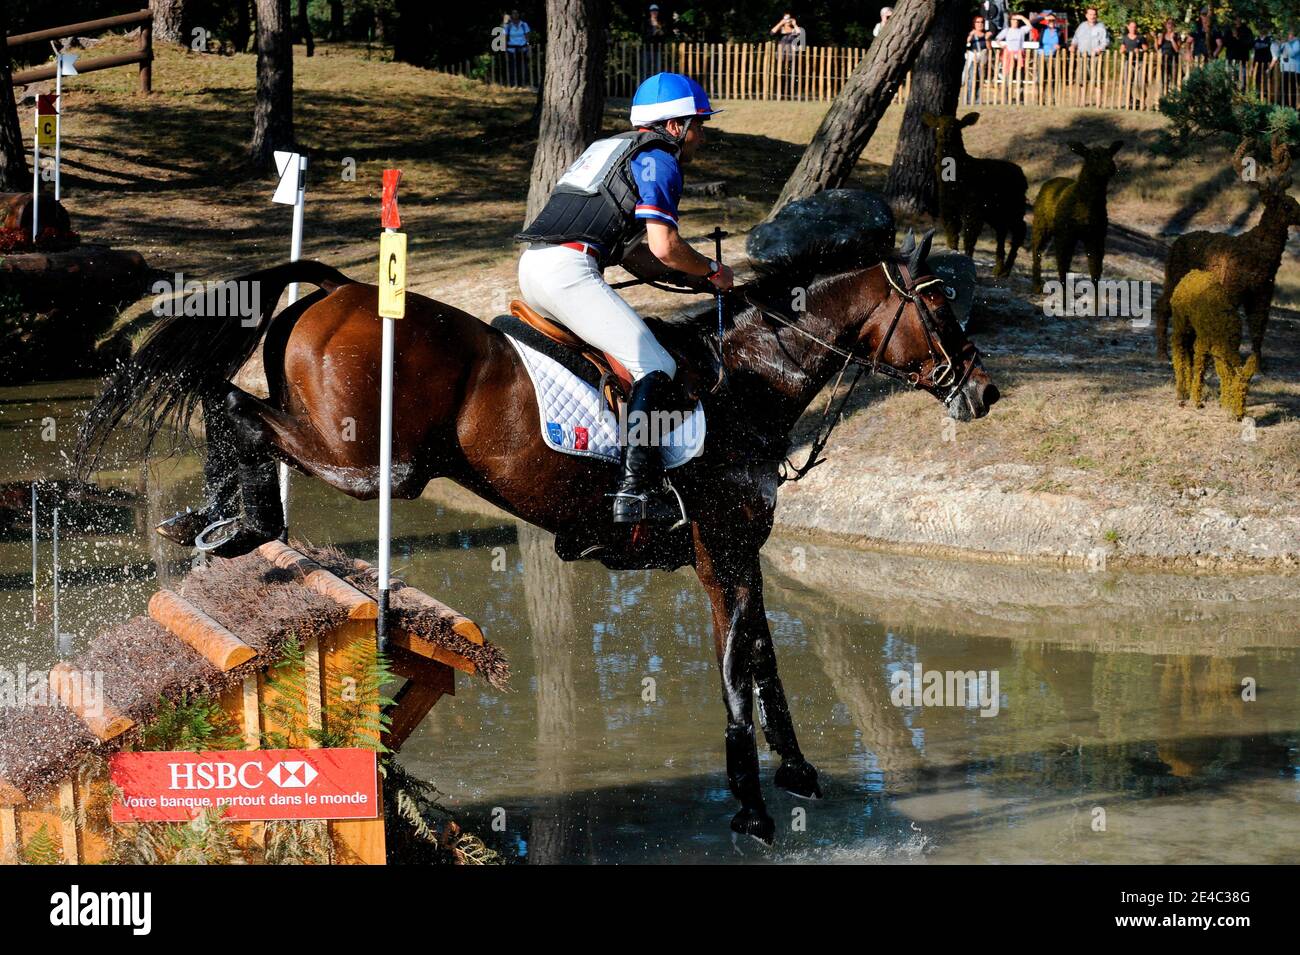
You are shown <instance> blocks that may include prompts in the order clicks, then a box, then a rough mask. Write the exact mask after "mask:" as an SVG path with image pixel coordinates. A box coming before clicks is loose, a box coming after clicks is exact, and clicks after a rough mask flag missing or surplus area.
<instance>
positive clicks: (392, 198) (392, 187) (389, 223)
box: [381, 169, 402, 229]
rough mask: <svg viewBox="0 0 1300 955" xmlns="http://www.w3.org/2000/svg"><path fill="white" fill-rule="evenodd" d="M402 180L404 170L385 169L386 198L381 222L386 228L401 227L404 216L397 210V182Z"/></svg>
mask: <svg viewBox="0 0 1300 955" xmlns="http://www.w3.org/2000/svg"><path fill="white" fill-rule="evenodd" d="M401 180H402V170H400V169H385V170H384V198H383V205H382V218H381V222H382V224H383V227H384V228H385V229H400V228H401V227H402V216H401V213H399V212H398V211H397V184H398V183H399V182H401Z"/></svg>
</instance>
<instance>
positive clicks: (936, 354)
mask: <svg viewBox="0 0 1300 955" xmlns="http://www.w3.org/2000/svg"><path fill="white" fill-rule="evenodd" d="M879 268H880V269H881V271H882V272H883V273H884V276H885V279H886V281H888V282H889V285H890V287H891V288H892V289H893V290H894V291H895V292H896V293H897V295H898V299H899V302H898V307H897V308H896V309H895V310H894V315H893V317H892V318H891V319H890V320H889V325H888V327H886V329H885V333H884V335H882V336H881V338H880V343H879V344H878V345H877V346H876V348H875V351H874V352H872V355H871V357H870V358H863V357H862V356H861V355H859V354H858V352H857V350H856V349H853V348H847V349H846V348H841V347H840V346H839V345H836V344H834V343H833V342H828V341H825V340H824V339H822V338H819V337H818V336H816V335H814V334H812V333H811V332H809V331H807V330H806V329H804V328H801V327H800V325H799V323H798V322H796V321H795V320H793V319H792V318H789V317H788V316H786V315H783V314H782V313H781V311H780V310H779V309H775V308H772V307H771V306H770V305H768V304H767V303H765V302H758V301H755V299H754V297H753V296H752V295H749V294H746V296H745V297H746V300H747V301H748V302H749V304H751V305H753V306H754V307H755V308H756V309H758V310H759V311H760V312H762V313H763V314H764V315H766V316H767V317H768V318H771V319H773V320H774V321H776V322H779V323H780V324H782V325H784V326H786V327H787V328H789V329H791V330H792V331H794V332H797V333H798V334H800V335H802V336H803V337H804V338H807V339H809V340H810V341H813V342H815V343H816V344H818V345H820V346H821V347H822V348H825V349H826V350H828V351H831V352H834V353H835V354H836V355H840V356H841V357H843V359H844V364H843V365H841V366H840V370H839V374H838V375H837V376H836V378H835V387H834V388H832V389H831V400H829V401H827V402H826V408H825V410H824V411H823V412H822V419H821V421H820V422H819V423H818V426H817V436H816V437H815V438H814V439H813V443H812V446H811V448H810V449H809V452H808V458H807V460H806V461H804V463H803V464H802V465H800V466H795V464H794V462H792V461H791V460H790V459H789V458H788V457H787V458H786V459H785V461H784V462H782V465H781V474H780V478H781V481H782V482H785V481H798V480H799V479H801V478H802V477H803V476H804V475H805V474H807V473H808V472H809V471H811V470H812V469H813V468H815V467H816V466H817V465H819V464H821V463H822V462H824V461H825V460H826V459H825V458H819V457H818V455H819V454H821V452H822V449H823V448H825V446H826V442H827V441H829V440H830V436H831V431H833V430H834V428H835V425H836V423H838V421H839V419H840V416H841V415H842V414H843V412H844V408H845V406H846V405H847V404H848V401H849V398H850V397H851V396H852V394H853V390H854V389H855V388H856V387H857V385H858V382H859V380H861V378H862V374H863V372H864V371H869V372H871V373H872V374H873V375H884V376H885V377H886V378H892V379H894V380H895V381H898V382H902V383H903V384H907V385H910V386H911V387H913V388H920V389H924V390H926V391H929V392H931V393H932V394H934V395H936V396H937V397H939V400H940V401H942V402H943V404H944V407H950V406H951V404H952V402H953V400H954V399H955V398H956V397H957V396H958V395H961V394H962V389H963V388H965V386H966V382H967V381H969V380H970V376H971V373H972V372H973V371H974V370H975V366H976V365H977V364H978V363H979V358H980V353H979V349H978V348H975V346H974V345H972V346H971V347H972V348H974V349H975V353H974V354H973V355H972V356H971V360H970V361H969V362H968V363H967V364H966V365H965V367H964V368H963V369H962V370H961V373H960V374H958V373H957V371H956V369H955V367H954V362H953V360H952V357H951V356H950V355H949V354H948V350H947V349H946V348H944V345H943V335H942V333H941V331H940V327H939V321H938V319H937V318H936V317H935V314H934V311H933V309H931V308H930V305H929V303H928V302H926V300H925V297H924V296H923V295H921V293H922V292H923V291H925V290H926V289H927V288H930V287H932V286H935V285H940V284H942V282H943V280H942V279H940V278H936V277H935V276H933V275H927V276H924V277H922V278H919V279H913V278H912V276H911V273H910V271H909V269H908V267H907V266H905V265H900V264H898V263H891V262H881V263H879ZM892 269H897V270H898V275H897V277H895V275H894V273H893V271H892ZM944 294H945V295H947V296H948V297H949V298H953V297H954V293H951V291H950V290H949V289H948V287H946V286H945V288H944ZM887 301H888V299H885V300H883V301H881V302H879V303H877V304H876V306H875V307H874V308H873V309H872V310H871V312H869V313H868V314H867V317H866V320H865V321H864V322H863V325H864V326H865V325H866V324H867V322H868V321H870V319H871V316H872V315H873V314H875V311H876V310H877V309H879V308H880V307H881V306H882V305H884V304H885V302H887ZM909 305H910V306H912V308H913V310H914V311H915V313H916V315H917V318H918V320H919V322H920V324H921V330H922V331H923V332H924V333H925V340H926V349H927V350H928V351H929V353H930V354H929V357H930V370H929V371H928V372H927V373H926V374H925V375H922V374H921V373H920V372H915V371H910V372H909V371H903V369H901V368H898V367H896V366H894V365H891V364H889V363H888V362H886V361H885V360H884V355H885V352H886V350H887V349H888V348H889V342H890V339H892V338H893V336H894V332H895V330H896V329H897V328H898V324H899V322H900V321H901V320H902V318H903V315H904V313H905V312H906V311H907V308H908V306H909ZM849 365H855V366H856V372H855V374H854V376H853V380H852V381H851V382H850V383H849V389H848V391H846V392H845V393H844V397H843V398H842V399H840V402H839V407H838V408H836V409H835V411H834V412H833V413H832V411H831V409H832V407H833V406H834V404H835V400H834V395H835V393H836V392H837V391H838V390H839V387H840V383H841V381H843V379H844V374H845V372H846V371H847V370H848V367H849ZM944 389H947V391H946V393H944V394H942V395H941V394H940V392H941V391H943V390H944ZM969 400H970V399H969V398H967V401H968V402H969ZM971 410H972V411H974V408H972V409H971Z"/></svg>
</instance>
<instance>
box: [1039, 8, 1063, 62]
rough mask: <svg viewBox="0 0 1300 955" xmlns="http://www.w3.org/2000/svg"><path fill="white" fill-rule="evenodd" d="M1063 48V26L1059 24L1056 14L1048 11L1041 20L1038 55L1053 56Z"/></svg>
mask: <svg viewBox="0 0 1300 955" xmlns="http://www.w3.org/2000/svg"><path fill="white" fill-rule="evenodd" d="M1060 48H1061V28H1060V27H1059V26H1058V25H1057V22H1056V14H1054V13H1052V12H1051V11H1048V12H1047V13H1045V14H1044V15H1043V19H1042V20H1040V21H1039V28H1038V55H1039V56H1052V55H1053V54H1054V53H1055V52H1056V51H1057V50H1059V49H1060Z"/></svg>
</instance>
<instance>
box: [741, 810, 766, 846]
mask: <svg viewBox="0 0 1300 955" xmlns="http://www.w3.org/2000/svg"><path fill="white" fill-rule="evenodd" d="M731 831H732V832H738V833H740V834H741V835H742V836H749V837H750V838H751V839H757V840H758V841H759V842H761V843H763V845H765V846H770V845H772V843H773V841H774V840H775V838H776V823H775V822H773V821H772V817H771V816H769V815H768V814H767V813H765V812H764V811H763V810H761V809H750V808H749V807H746V808H744V809H741V810H740V812H738V813H736V814H735V815H734V816H732V817H731Z"/></svg>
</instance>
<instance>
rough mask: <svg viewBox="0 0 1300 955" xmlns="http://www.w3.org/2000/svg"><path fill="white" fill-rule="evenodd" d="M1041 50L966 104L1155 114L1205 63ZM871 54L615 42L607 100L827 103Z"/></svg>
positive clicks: (1277, 93)
mask: <svg viewBox="0 0 1300 955" xmlns="http://www.w3.org/2000/svg"><path fill="white" fill-rule="evenodd" d="M1034 47H1036V44H1035V45H1034V46H1031V48H1029V49H1027V50H1026V51H1025V52H1024V55H1023V56H1022V57H1014V56H1010V55H1006V56H1004V53H1003V50H1001V49H992V50H988V51H986V52H985V53H984V54H983V55H981V56H978V57H976V58H973V59H972V58H968V59H967V60H966V63H965V66H964V67H963V73H962V90H961V100H960V102H961V104H962V105H963V106H973V105H1017V106H1048V107H1052V106H1055V107H1062V106H1066V107H1068V106H1089V107H1097V108H1102V109H1137V110H1154V109H1156V108H1157V106H1158V105H1159V103H1160V97H1161V96H1163V95H1164V94H1166V93H1168V92H1169V91H1171V90H1174V89H1178V88H1179V87H1180V86H1182V84H1183V81H1184V80H1186V78H1187V76H1188V74H1189V73H1191V71H1192V70H1193V69H1195V68H1197V67H1199V66H1202V65H1204V63H1205V60H1204V59H1196V60H1192V59H1183V58H1181V57H1174V58H1168V57H1165V56H1162V55H1161V54H1159V53H1154V52H1150V51H1147V52H1145V53H1139V54H1126V53H1124V52H1123V51H1121V50H1116V49H1111V50H1107V51H1105V52H1103V53H1101V54H1098V55H1096V56H1085V55H1083V54H1080V53H1077V52H1076V51H1074V50H1071V49H1069V48H1066V49H1062V50H1058V51H1056V52H1055V53H1052V54H1050V55H1047V56H1044V55H1042V54H1040V53H1039V52H1038V50H1037V49H1036V48H1034ZM866 53H867V50H866V48H865V47H833V46H808V47H804V48H803V49H794V48H791V47H780V46H778V45H777V44H775V43H732V42H727V43H668V44H663V45H661V46H650V45H646V44H642V43H615V44H614V45H613V46H612V47H611V48H610V51H609V57H608V62H607V65H606V70H605V88H606V95H608V96H614V97H630V96H631V95H632V93H633V91H634V90H635V89H636V87H637V84H639V83H640V82H641V81H642V80H643V79H645V78H646V77H647V76H650V75H652V74H654V73H658V72H660V71H663V70H670V71H672V72H677V73H685V74H686V75H688V76H691V77H693V78H695V79H697V80H699V81H700V83H702V84H703V85H704V88H705V89H707V90H708V91H709V94H710V96H712V97H713V98H715V99H720V100H746V99H749V100H787V101H804V102H828V101H830V100H832V99H834V98H835V97H836V96H837V95H838V94H839V92H840V90H841V89H842V88H843V87H844V84H845V82H846V81H847V80H848V77H849V76H850V75H851V74H852V73H853V71H854V69H856V68H857V65H858V63H859V62H860V61H861V60H862V58H863V57H864V56H865V55H866ZM545 59H546V51H545V48H544V47H543V46H542V45H540V44H537V45H534V46H533V47H532V48H531V49H530V50H529V52H528V53H527V54H511V53H504V52H503V53H495V54H492V55H490V56H484V57H480V58H478V59H477V60H467V61H465V62H463V63H459V64H453V65H449V66H444V67H442V68H441V71H442V72H444V73H449V74H452V75H455V76H463V77H467V78H471V79H477V80H480V81H482V82H485V83H488V84H491V85H496V86H521V87H533V88H535V87H537V86H538V85H539V84H540V83H541V80H542V75H543V72H544V69H545ZM1241 85H1242V88H1243V89H1248V90H1251V91H1253V92H1257V93H1259V94H1260V95H1261V97H1262V98H1264V99H1266V100H1268V101H1270V102H1283V100H1284V98H1285V97H1286V96H1287V95H1291V96H1294V95H1296V94H1295V93H1294V92H1292V93H1289V94H1288V91H1287V90H1286V89H1285V88H1284V86H1283V75H1282V74H1281V73H1280V72H1279V71H1278V70H1277V69H1276V68H1274V69H1273V70H1269V71H1263V70H1257V69H1256V68H1255V66H1254V64H1246V65H1243V67H1242V71H1241ZM910 88H911V74H909V75H908V77H907V78H906V79H905V80H904V81H903V83H902V85H901V86H900V88H899V90H898V95H897V98H896V101H897V102H900V103H902V102H906V100H907V95H908V92H909V90H910Z"/></svg>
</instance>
